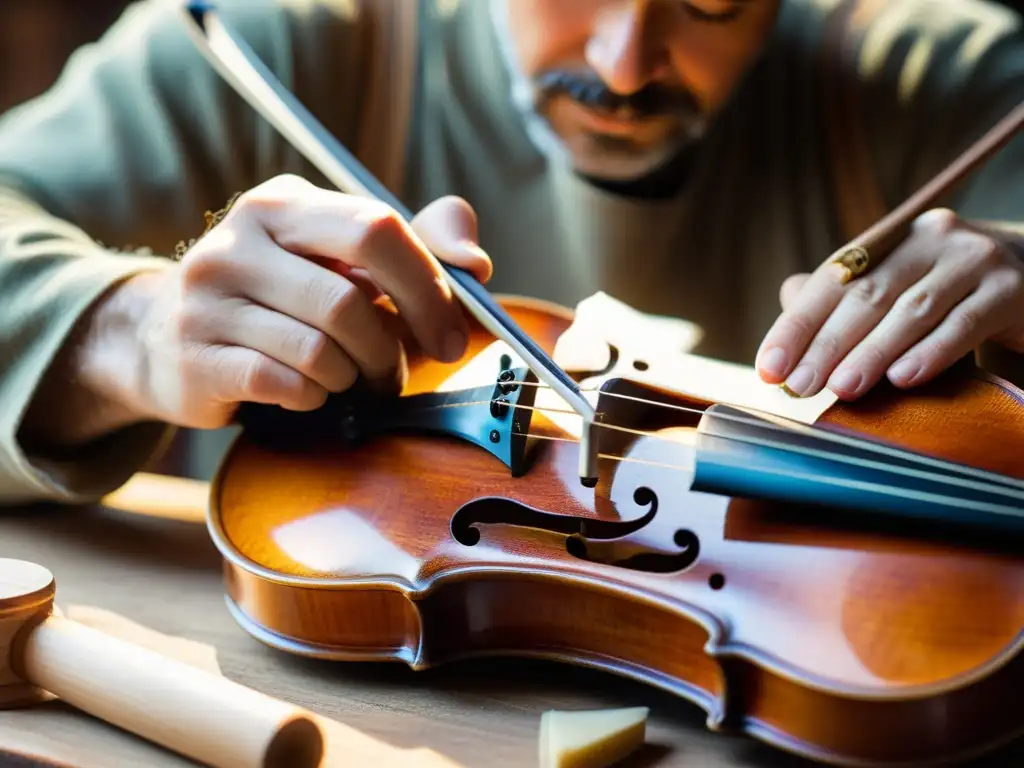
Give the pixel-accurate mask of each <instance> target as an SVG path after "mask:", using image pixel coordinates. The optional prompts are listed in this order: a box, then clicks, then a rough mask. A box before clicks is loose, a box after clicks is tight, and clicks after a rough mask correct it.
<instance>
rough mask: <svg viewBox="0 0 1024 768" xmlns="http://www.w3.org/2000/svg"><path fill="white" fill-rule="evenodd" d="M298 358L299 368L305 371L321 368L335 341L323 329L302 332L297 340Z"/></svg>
mask: <svg viewBox="0 0 1024 768" xmlns="http://www.w3.org/2000/svg"><path fill="white" fill-rule="evenodd" d="M294 343H295V348H296V358H297V363H296V365H297V366H298V368H299V370H301V371H303V372H304V373H307V374H308V373H310V372H312V371H316V370H319V369H320V368H321V367H322V366H323V363H324V361H325V360H326V358H327V356H328V354H329V353H330V350H331V346H332V344H333V343H334V342H333V341H331V338H330V337H329V336H328V335H327V334H325V333H322V332H321V331H310V332H305V333H302V334H301V336H300V337H299V338H298V339H296V340H295V342H294Z"/></svg>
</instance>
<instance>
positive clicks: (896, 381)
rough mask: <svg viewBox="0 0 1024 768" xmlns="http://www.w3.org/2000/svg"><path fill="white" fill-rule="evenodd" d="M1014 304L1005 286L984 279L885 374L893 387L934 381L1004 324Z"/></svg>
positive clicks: (913, 385)
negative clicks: (1009, 309)
mask: <svg viewBox="0 0 1024 768" xmlns="http://www.w3.org/2000/svg"><path fill="white" fill-rule="evenodd" d="M1013 301H1014V299H1013V297H1012V294H1010V293H1008V292H1007V290H1006V287H1005V284H1003V283H1000V281H998V280H994V279H993V280H984V281H982V282H981V284H980V285H979V286H978V288H977V290H975V291H974V292H973V293H971V294H970V295H968V296H967V297H966V298H965V299H964V300H963V301H961V302H960V303H959V304H957V305H956V306H955V307H954V308H953V309H952V310H951V311H950V312H949V314H947V315H946V317H945V319H943V321H942V322H941V323H939V325H938V327H937V328H935V329H934V330H933V331H932V332H931V333H929V334H927V335H926V336H925V337H924V338H923V339H921V340H920V341H919V342H918V343H917V344H915V345H913V346H912V347H911V348H910V349H909V350H908V351H907V352H906V354H904V355H903V356H902V357H900V358H899V359H898V360H897V361H896V362H894V363H893V364H892V365H891V366H889V369H888V370H887V371H886V372H885V375H886V376H887V377H888V379H889V381H891V382H892V383H893V385H895V386H897V387H902V388H910V387H916V386H919V385H921V384H924V383H925V382H927V381H930V380H931V379H933V378H935V377H936V376H937V375H939V374H940V373H942V372H943V371H944V370H946V369H947V368H949V367H950V366H951V365H953V364H954V363H955V362H957V361H958V360H960V359H961V358H963V357H964V356H965V355H967V354H968V353H970V352H971V351H972V350H973V349H975V348H976V347H978V346H979V345H980V344H981V343H982V342H983V341H985V339H987V338H989V337H990V336H992V335H993V333H994V332H995V331H997V330H998V329H1000V328H1001V327H1003V325H1004V324H1005V322H1006V318H1007V315H1008V314H1009V312H1008V307H1009V306H1010V305H1011V303H1012V302H1013Z"/></svg>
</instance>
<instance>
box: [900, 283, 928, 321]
mask: <svg viewBox="0 0 1024 768" xmlns="http://www.w3.org/2000/svg"><path fill="white" fill-rule="evenodd" d="M896 305H897V308H898V310H899V312H900V314H902V315H904V316H905V317H907V318H909V319H911V320H927V319H928V318H930V317H932V316H933V315H934V314H935V307H936V302H935V294H934V293H932V291H930V290H927V289H924V288H919V289H916V290H911V291H907V292H906V293H904V294H903V295H902V296H900V298H899V299H898V300H897V301H896Z"/></svg>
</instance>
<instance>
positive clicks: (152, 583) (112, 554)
mask: <svg viewBox="0 0 1024 768" xmlns="http://www.w3.org/2000/svg"><path fill="white" fill-rule="evenodd" d="M0 557H19V558H26V559H31V560H34V561H36V562H41V563H45V564H46V565H47V567H49V568H50V569H51V570H52V571H53V573H54V574H55V576H56V579H57V594H58V601H59V602H61V603H65V604H70V603H79V604H89V605H95V606H98V607H100V608H103V609H106V610H110V611H115V612H117V613H119V614H122V615H124V616H126V617H127V618H129V619H131V620H132V621H136V622H138V623H140V624H142V625H144V626H147V627H151V628H153V629H155V630H158V631H160V632H165V633H168V634H171V635H180V636H184V637H187V638H191V639H194V640H197V641H201V642H204V643H209V644H212V645H214V646H216V648H217V651H218V655H219V660H220V666H221V668H222V670H223V672H224V674H225V675H226V676H228V677H229V678H231V679H234V680H238V681H240V682H242V683H245V684H247V685H251V686H253V687H256V688H258V689H260V690H263V691H266V692H268V693H270V694H272V695H276V696H281V697H284V698H287V699H289V700H291V701H295V702H297V703H299V704H302V705H304V706H308V707H310V708H311V709H313V710H314V711H316V712H319V713H321V714H324V715H327V716H330V717H334V718H335V719H338V720H341V721H343V722H345V723H347V724H349V725H351V726H353V727H355V728H358V729H359V730H361V731H364V732H366V733H368V734H370V735H371V736H374V737H376V738H380V739H383V740H386V741H388V742H390V743H393V744H396V745H399V746H413V745H422V746H426V747H429V748H431V749H433V750H435V751H437V752H439V753H441V754H444V755H447V756H449V757H451V758H452V759H454V760H457V761H458V762H460V763H461V764H462V765H464V766H467V768H468V767H470V766H472V767H474V768H475V767H476V766H487V767H488V768H505V767H506V766H507V767H508V768H513V767H515V768H528V767H529V766H534V765H536V764H537V763H536V744H537V730H538V726H539V719H540V714H541V712H542V711H544V710H545V709H547V708H552V707H567V708H568V707H602V706H628V705H636V704H642V705H647V706H650V707H651V721H650V727H649V738H648V740H649V742H650V743H651V744H652V746H651V747H650V748H649V749H648V750H647V751H646V752H645V753H644V754H642V755H639V756H638V757H637V759H636V760H632V761H630V762H629V763H627V765H626V766H625V768H648V767H649V768H670V767H671V768H682V767H683V766H687V767H688V768H689V767H690V766H701V768H716V767H717V766H722V767H723V768H724V766H734V767H735V768H747V767H749V768H760V767H762V766H763V767H765V768H767V767H768V766H772V767H773V768H782V767H786V768H802V767H803V766H809V765H811V764H810V763H808V762H806V761H802V760H798V759H793V758H790V757H788V756H787V755H781V754H779V753H777V752H775V751H774V750H770V749H768V748H767V747H763V746H760V745H758V744H756V743H753V742H752V741H751V740H749V739H742V738H731V737H724V736H720V735H716V734H710V733H707V732H706V731H705V728H704V719H703V715H702V713H701V712H700V711H699V710H698V709H697V708H696V707H695V706H692V705H689V704H686V703H685V702H683V701H680V700H678V699H676V698H674V697H672V696H669V695H667V694H662V693H659V692H657V691H654V690H651V689H649V688H647V687H645V686H642V685H636V684H632V683H629V682H628V681H624V680H620V679H618V678H615V677H612V676H610V675H605V674H602V673H599V672H591V671H587V670H580V669H575V668H570V667H564V666H560V665H554V664H547V663H540V662H505V661H501V662H498V661H481V662H467V663H460V664H458V665H454V666H448V667H443V668H439V669H436V670H432V671H429V672H423V673H416V672H411V671H409V670H408V669H406V668H404V667H402V666H399V665H374V664H367V665H348V664H344V665H343V664H332V663H329V662H317V661H309V660H303V659H297V658H294V657H291V656H286V655H284V654H280V653H276V652H274V651H271V650H269V649H267V648H265V647H264V646H262V645H261V644H259V643H258V642H256V641H255V640H252V639H251V638H249V637H248V636H247V635H246V634H245V633H244V632H242V630H241V629H239V628H238V627H237V626H236V625H235V623H234V622H233V621H232V620H231V618H230V617H229V615H228V613H227V611H226V609H225V607H224V602H223V599H222V582H221V564H220V559H219V558H218V556H217V553H216V552H215V550H214V548H213V546H212V545H211V544H210V541H209V538H208V535H207V533H206V531H205V529H204V528H203V527H202V526H199V525H192V524H187V523H180V522H175V521H170V520H161V519H153V520H147V519H139V518H136V517H132V516H129V515H125V514H122V513H117V512H111V511H109V510H101V509H76V510H48V509H36V510H20V509H16V510H3V511H2V512H0ZM15 743H17V744H22V745H24V744H26V743H28V744H35V746H36V747H37V748H38V749H40V750H50V753H51V754H53V753H57V754H60V748H61V745H62V747H63V753H64V754H71V755H75V756H76V757H75V761H74V762H70V761H68V762H67V764H69V765H73V766H76V767H77V766H97V768H98V767H99V766H103V767H104V768H119V767H120V766H132V767H133V768H136V767H137V766H139V765H146V766H150V767H151V768H164V766H175V767H177V766H186V765H189V763H187V762H185V761H183V760H181V759H179V758H176V757H174V756H172V755H170V754H169V753H166V752H163V751H161V750H157V749H153V748H149V747H148V746H147V745H145V744H143V743H141V742H139V741H138V740H137V739H135V738H134V737H131V736H128V735H126V734H123V733H121V732H118V731H117V730H115V729H113V728H110V727H109V726H106V725H104V724H102V723H99V722H97V721H95V720H92V719H91V718H89V717H86V716H83V715H79V714H77V713H75V712H73V711H70V710H68V709H67V708H65V707H63V706H62V705H61V704H59V703H51V704H46V705H43V706H41V707H39V708H36V709H33V710H28V711H17V712H0V748H9V747H10V745H12V744H15ZM69 750H71V751H70V753H69ZM1022 761H1024V745H1021V746H1019V747H1017V748H1015V749H1012V750H1010V751H1008V752H1005V753H1003V754H1000V755H996V756H994V757H993V758H991V759H990V760H988V761H987V762H986V763H984V765H986V766H1003V765H1007V766H1009V765H1019V764H1021V762H1022ZM45 764H46V763H40V762H38V761H36V760H24V759H16V758H15V757H13V756H11V755H10V754H5V755H3V756H2V757H0V765H18V766H37V765H45Z"/></svg>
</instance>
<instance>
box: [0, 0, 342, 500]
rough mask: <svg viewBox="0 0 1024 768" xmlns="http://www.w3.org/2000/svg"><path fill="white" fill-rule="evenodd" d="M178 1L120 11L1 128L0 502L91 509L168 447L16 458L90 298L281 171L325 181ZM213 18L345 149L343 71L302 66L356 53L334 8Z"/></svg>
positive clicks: (143, 433) (239, 11) (250, 8)
mask: <svg viewBox="0 0 1024 768" xmlns="http://www.w3.org/2000/svg"><path fill="white" fill-rule="evenodd" d="M177 5H178V4H176V3H173V2H166V1H165V0H143V1H142V2H137V3H135V4H133V5H131V6H129V8H128V9H127V10H126V11H125V12H124V14H123V15H122V16H121V18H120V19H119V20H118V21H117V22H116V23H115V25H114V26H113V27H112V28H111V29H110V30H109V31H108V32H107V33H106V34H105V35H104V36H103V37H102V38H101V39H100V40H99V41H98V42H96V43H95V44H91V45H87V46H85V47H83V48H81V49H79V50H78V51H77V52H76V53H75V54H74V55H73V56H72V57H71V58H70V59H69V61H68V63H67V65H66V67H65V69H64V71H63V72H62V73H61V76H60V77H59V79H58V81H57V82H56V83H55V84H54V86H53V87H52V88H51V89H50V90H49V91H47V92H46V93H45V94H43V95H42V96H40V97H39V98H36V99H34V100H32V101H29V102H27V103H25V104H23V105H21V106H19V107H16V108H15V109H13V110H11V111H10V112H8V113H6V114H5V115H3V116H2V117H0V504H11V503H20V502H29V501H36V500H50V501H59V502H76V503H77V502H83V501H91V500H95V499H97V498H99V497H100V496H102V495H104V494H105V493H107V492H109V491H111V490H113V489H115V488H116V487H118V486H119V485H120V484H121V483H123V482H124V481H125V480H127V479H128V478H129V477H130V476H131V475H132V474H133V473H134V472H135V471H137V470H138V468H139V467H140V466H142V464H143V463H144V462H145V461H146V460H147V459H148V458H149V457H151V456H152V455H153V453H154V452H155V451H157V450H159V448H160V446H161V443H162V441H164V440H165V439H166V438H167V437H168V435H169V432H170V428H169V427H168V426H167V425H164V424H141V425H136V426H133V427H131V428H128V429H125V430H122V431H120V432H118V433H116V434H114V435H110V436H108V437H107V438H105V439H104V440H102V441H99V442H97V443H96V444H95V445H91V446H89V447H88V448H87V449H84V450H82V451H80V452H79V455H77V456H74V457H71V458H68V457H63V456H62V457H59V458H58V457H53V456H40V455H28V454H27V453H26V451H25V449H24V446H23V445H22V443H21V442H20V441H19V428H20V424H21V421H22V419H23V417H24V414H25V412H26V410H27V409H28V407H29V405H30V404H31V402H32V399H33V396H34V394H35V392H36V391H37V389H38V387H39V385H40V382H41V381H42V380H43V377H44V376H45V375H46V374H47V371H48V369H49V368H50V367H51V365H52V363H53V360H54V358H55V356H56V354H57V352H58V351H59V350H60V349H61V346H62V344H64V342H65V340H66V339H67V338H68V335H69V333H71V331H72V330H73V329H74V327H75V326H76V324H77V323H78V321H79V320H80V318H81V317H82V315H83V313H85V312H86V311H87V310H88V309H89V307H90V306H92V305H93V303H94V302H96V301H97V299H98V298H99V297H101V296H102V295H103V294H104V293H105V292H106V291H108V290H109V289H110V288H111V287H113V286H114V285H115V284H116V283H117V282H119V281H121V280H124V279H126V278H127V277H129V276H131V275H133V274H136V273H138V272H140V271H142V270H161V269H173V268H174V262H173V260H172V259H170V258H167V257H168V256H171V255H173V254H174V252H175V246H176V245H177V244H178V243H180V242H183V241H184V242H187V241H188V240H189V239H191V238H193V237H196V236H198V235H199V234H200V233H201V232H202V230H203V228H204V227H205V219H204V213H205V212H206V211H210V210H217V209H219V208H221V207H222V206H223V205H224V204H225V202H226V201H227V200H228V199H229V198H230V197H231V196H232V195H233V194H235V193H236V192H240V191H243V190H245V189H248V188H251V187H252V186H254V185H256V184H258V183H260V182H261V181H263V180H265V179H268V178H271V177H273V176H275V175H278V174H281V173H298V174H302V175H305V176H306V177H307V178H310V180H311V181H314V183H322V179H320V178H319V177H318V176H317V175H316V174H315V173H312V172H311V170H310V168H309V166H308V165H306V164H305V163H304V162H303V161H302V159H301V158H300V156H299V155H298V153H296V152H294V151H293V150H292V149H291V148H290V147H288V146H287V145H286V144H285V142H284V141H283V140H282V139H281V138H280V137H279V136H278V134H277V133H276V132H275V131H274V130H273V128H272V127H271V126H269V125H268V124H266V123H265V122H263V121H262V119H261V118H259V116H258V115H257V114H256V113H255V111H254V110H252V109H251V108H250V107H249V106H248V105H247V104H246V103H245V102H244V101H243V100H242V99H241V98H240V97H238V96H237V95H236V94H235V93H234V92H233V91H231V90H230V87H229V86H227V85H226V84H225V83H224V82H223V81H222V79H221V78H220V77H219V76H218V75H217V74H216V72H215V71H214V70H213V69H212V67H210V65H209V63H208V62H207V61H206V60H205V58H203V56H202V55H201V54H200V53H199V52H198V51H197V50H196V49H195V46H194V45H193V43H192V41H191V39H190V38H189V36H188V33H187V31H186V30H185V28H184V26H183V24H182V20H181V18H180V17H179V16H178V14H179V10H178V7H177ZM218 7H219V9H220V11H221V13H222V14H223V15H224V16H225V18H227V19H228V20H229V21H230V22H231V23H232V24H233V25H234V26H235V27H236V28H237V29H238V30H239V31H240V33H241V34H242V35H243V37H245V39H246V40H247V42H248V43H249V44H250V45H251V46H252V48H253V49H254V50H255V52H256V53H257V55H259V56H260V58H261V59H262V60H263V61H264V62H265V63H266V64H267V66H268V67H269V68H270V69H271V70H272V71H273V72H274V73H275V74H276V76H277V77H278V78H280V80H281V81H282V83H283V84H284V85H285V86H286V87H289V88H292V89H293V90H295V92H296V93H297V95H298V96H299V97H300V99H303V100H305V101H306V102H307V106H309V107H310V109H311V111H313V112H314V114H316V115H317V116H318V117H320V118H321V119H322V121H323V122H324V123H325V124H326V125H327V126H328V128H329V129H331V130H334V131H336V132H338V133H340V134H341V138H342V140H345V132H346V131H347V130H349V128H348V125H347V124H348V123H351V122H352V121H353V120H354V118H355V112H356V111H357V110H356V100H355V99H354V98H353V99H349V100H346V99H344V98H338V97H339V95H341V94H344V93H345V91H346V89H348V90H349V92H352V93H353V95H354V94H355V92H356V90H357V89H355V88H354V86H353V85H352V84H351V82H346V81H345V80H344V78H345V77H348V78H353V77H355V76H356V73H355V72H354V71H351V72H344V71H343V73H342V74H341V75H339V76H338V78H337V79H336V80H335V81H334V82H333V83H332V85H334V86H337V87H334V88H328V87H326V84H327V83H330V82H331V80H330V78H331V73H330V72H326V71H324V68H323V67H322V66H321V67H319V68H318V67H317V66H316V59H315V57H314V56H313V55H312V54H311V53H310V51H313V50H316V49H317V47H319V50H320V51H325V52H326V53H324V55H323V58H321V59H320V63H321V64H324V63H327V64H328V65H331V64H334V63H335V62H334V61H333V60H332V57H333V58H334V59H337V58H338V57H339V56H341V55H342V54H341V53H338V51H339V50H340V51H343V52H346V53H345V55H349V56H352V55H354V52H355V51H356V50H357V48H358V46H356V45H355V44H354V41H352V40H348V41H346V40H344V39H341V40H339V38H338V35H345V34H352V35H354V34H355V32H354V31H353V29H354V27H353V25H352V24H351V19H350V18H349V16H348V12H347V11H345V4H338V3H337V2H328V0H323V1H322V2H319V3H318V2H312V1H311V2H307V3H294V2H289V1H288V0H221V2H220V3H218ZM328 37H330V38H331V39H330V40H328V39H327V38H328ZM331 42H333V43H341V45H340V47H334V46H332V45H331V44H330V43H331ZM346 43H348V44H347V45H346ZM349 69H352V68H351V67H350V68H349ZM330 94H333V97H334V99H333V101H330V100H329V99H328V98H327V97H328V95H330ZM325 110H326V111H325Z"/></svg>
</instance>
